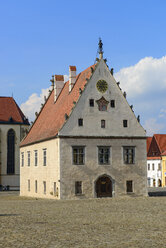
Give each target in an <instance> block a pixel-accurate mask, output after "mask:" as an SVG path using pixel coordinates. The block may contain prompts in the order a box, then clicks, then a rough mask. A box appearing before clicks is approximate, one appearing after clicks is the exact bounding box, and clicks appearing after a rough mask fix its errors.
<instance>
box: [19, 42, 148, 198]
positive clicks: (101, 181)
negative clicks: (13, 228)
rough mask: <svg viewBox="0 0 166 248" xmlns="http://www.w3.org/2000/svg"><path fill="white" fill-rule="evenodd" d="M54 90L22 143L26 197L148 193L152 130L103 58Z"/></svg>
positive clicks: (60, 79) (56, 80)
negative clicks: (141, 120)
mask: <svg viewBox="0 0 166 248" xmlns="http://www.w3.org/2000/svg"><path fill="white" fill-rule="evenodd" d="M51 81H52V90H51V91H50V94H49V96H48V98H47V99H46V102H45V104H44V106H43V107H42V109H41V111H40V112H39V113H38V115H37V117H36V120H35V121H34V123H33V125H32V127H31V129H30V131H29V133H28V135H27V136H26V137H25V139H24V140H23V141H22V142H21V146H20V147H21V149H20V152H21V155H20V158H21V167H20V174H21V176H20V186H21V189H20V190H21V191H20V194H21V196H32V197H45V198H54V199H77V198H96V197H118V196H121V195H127V194H133V195H147V170H146V133H145V130H144V129H143V127H142V126H141V125H140V123H139V118H136V116H135V114H134V112H133V109H132V107H131V106H129V104H128V102H127V100H126V93H125V92H122V90H121V88H120V86H119V83H118V82H116V80H115V79H114V77H113V70H112V69H109V67H108V65H107V64H106V60H105V59H103V47H102V42H101V40H100V41H99V58H97V59H96V64H94V65H92V66H90V67H88V68H87V69H85V70H84V71H82V72H80V73H79V74H77V73H76V66H69V81H67V82H64V76H63V75H54V76H53V79H52V80H51Z"/></svg>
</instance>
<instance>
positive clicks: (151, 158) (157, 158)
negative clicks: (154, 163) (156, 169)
mask: <svg viewBox="0 0 166 248" xmlns="http://www.w3.org/2000/svg"><path fill="white" fill-rule="evenodd" d="M160 159H161V157H147V160H160Z"/></svg>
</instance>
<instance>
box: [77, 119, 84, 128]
mask: <svg viewBox="0 0 166 248" xmlns="http://www.w3.org/2000/svg"><path fill="white" fill-rule="evenodd" d="M83 123H84V122H83V118H79V119H78V126H79V127H83Z"/></svg>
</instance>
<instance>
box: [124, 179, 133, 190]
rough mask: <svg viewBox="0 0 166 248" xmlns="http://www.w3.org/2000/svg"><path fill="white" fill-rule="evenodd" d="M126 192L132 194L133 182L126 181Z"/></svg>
mask: <svg viewBox="0 0 166 248" xmlns="http://www.w3.org/2000/svg"><path fill="white" fill-rule="evenodd" d="M126 191H127V193H132V192H133V181H131V180H130V181H126Z"/></svg>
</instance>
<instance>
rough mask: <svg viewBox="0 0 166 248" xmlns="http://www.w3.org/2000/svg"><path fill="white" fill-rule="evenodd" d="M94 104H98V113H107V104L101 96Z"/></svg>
mask: <svg viewBox="0 0 166 248" xmlns="http://www.w3.org/2000/svg"><path fill="white" fill-rule="evenodd" d="M96 102H97V104H98V109H99V111H107V106H108V103H109V102H108V101H107V100H106V99H105V98H104V97H103V96H102V97H101V98H100V99H99V100H97V101H96Z"/></svg>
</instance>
